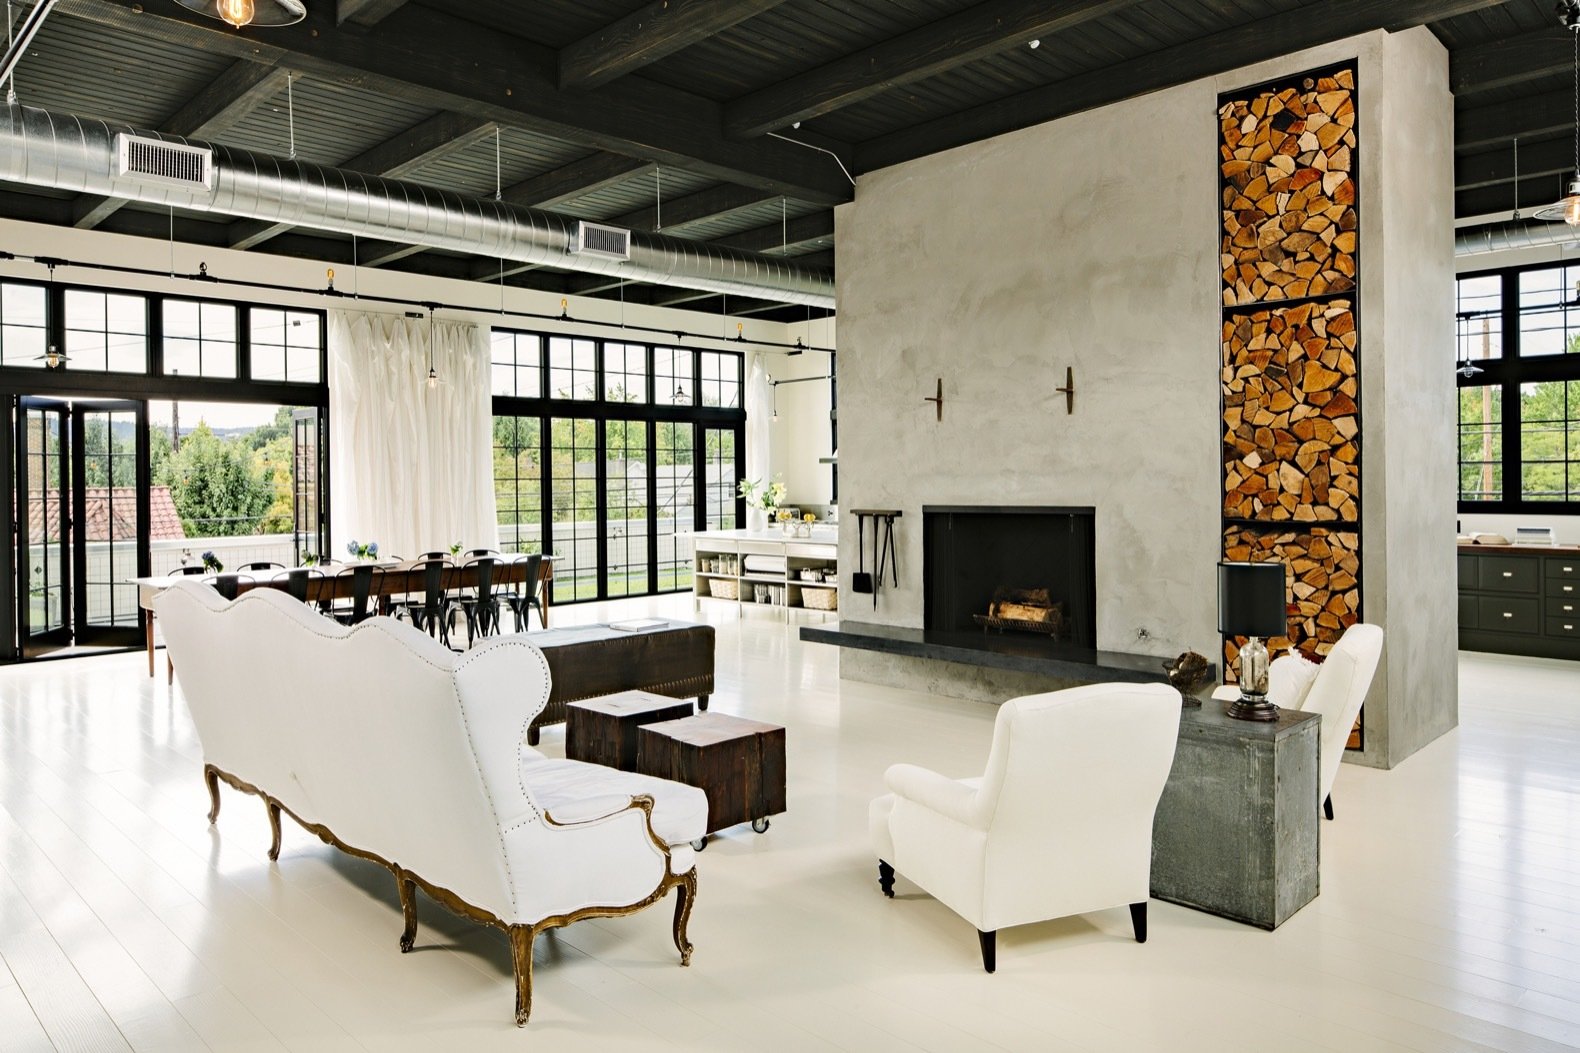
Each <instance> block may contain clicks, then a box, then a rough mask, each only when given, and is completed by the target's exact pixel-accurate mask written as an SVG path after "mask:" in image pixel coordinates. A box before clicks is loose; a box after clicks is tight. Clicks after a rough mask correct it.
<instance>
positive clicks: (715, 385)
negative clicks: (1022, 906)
mask: <svg viewBox="0 0 1580 1053" xmlns="http://www.w3.org/2000/svg"><path fill="white" fill-rule="evenodd" d="M697 359H698V364H699V365H700V366H701V367H702V370H701V372H702V404H703V405H704V406H721V407H724V408H726V409H739V408H740V405H741V363H742V362H743V361H744V360H743V359H742V357H741V356H740V355H738V354H736V353H735V352H733V351H699V352H697Z"/></svg>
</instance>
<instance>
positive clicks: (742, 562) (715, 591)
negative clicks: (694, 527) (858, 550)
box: [691, 534, 839, 618]
mask: <svg viewBox="0 0 1580 1053" xmlns="http://www.w3.org/2000/svg"><path fill="white" fill-rule="evenodd" d="M695 545H696V548H695V552H694V553H693V555H692V586H691V590H692V596H693V602H695V603H696V604H697V605H698V606H699V607H700V606H701V604H702V602H703V601H704V600H706V601H709V602H712V603H733V604H735V605H736V607H737V609H738V608H740V607H773V608H774V609H776V610H781V611H783V612H784V613H785V617H786V618H788V617H789V616H790V612H791V611H793V610H806V611H813V612H816V613H819V614H832V615H837V614H838V613H839V612H838V611H837V610H834V609H833V608H832V606H819V605H818V601H819V600H822V601H824V602H825V603H828V604H832V603H834V602H837V601H836V600H835V597H836V596H837V595H838V591H839V581H838V571H839V546H838V545H837V544H836V543H835V542H833V541H808V540H806V539H804V538H803V539H792V538H786V539H784V540H783V541H775V540H771V539H766V538H762V537H752V538H739V537H727V536H722V535H709V534H698V535H696V538H695ZM748 556H768V557H772V558H775V559H782V560H783V561H784V569H783V570H782V571H779V572H777V573H776V572H773V571H768V572H764V571H761V570H749V569H747V567H746V558H747V557H748ZM715 564H719V565H720V567H719V569H713V568H714V566H715ZM804 570H815V571H819V572H821V573H823V574H826V575H827V579H828V580H826V581H818V582H814V581H807V580H804V579H803V578H802V576H801V572H802V571H804ZM759 587H762V588H764V589H766V590H768V596H769V597H770V598H769V600H768V602H766V603H762V602H759V601H758V600H757V589H758V588H759ZM809 599H810V601H811V602H810V604H809V602H808V601H809Z"/></svg>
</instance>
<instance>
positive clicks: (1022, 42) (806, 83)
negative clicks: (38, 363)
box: [0, 0, 1575, 319]
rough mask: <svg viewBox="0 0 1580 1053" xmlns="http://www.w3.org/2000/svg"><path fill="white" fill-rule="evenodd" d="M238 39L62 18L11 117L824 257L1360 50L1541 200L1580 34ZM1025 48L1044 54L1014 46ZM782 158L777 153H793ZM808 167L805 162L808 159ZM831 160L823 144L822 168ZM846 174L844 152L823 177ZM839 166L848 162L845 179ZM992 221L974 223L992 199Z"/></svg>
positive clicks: (40, 211)
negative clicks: (1141, 111)
mask: <svg viewBox="0 0 1580 1053" xmlns="http://www.w3.org/2000/svg"><path fill="white" fill-rule="evenodd" d="M307 3H308V8H309V13H308V17H307V20H306V21H304V22H302V23H300V24H299V25H296V26H291V27H285V28H277V29H256V30H246V31H242V32H235V31H232V30H230V29H229V28H228V27H226V26H224V25H223V24H221V23H219V22H216V21H213V20H210V19H205V18H203V17H201V16H199V15H196V14H193V13H191V12H189V11H187V10H186V9H184V8H181V7H180V6H178V5H177V4H176V3H175V2H174V0H61V2H60V3H59V4H58V6H57V7H56V9H55V13H54V14H53V15H51V17H50V19H49V20H48V22H47V23H46V24H45V27H44V29H43V31H42V32H41V33H40V35H39V36H38V38H37V39H36V40H35V41H34V43H33V46H32V47H31V48H30V49H29V52H28V54H27V56H26V57H25V58H24V60H23V62H22V64H21V66H20V68H19V70H18V72H17V77H16V88H17V93H18V95H19V97H20V100H21V101H22V102H23V103H24V104H27V105H34V106H41V107H44V108H47V109H50V110H54V111H58V112H63V113H75V114H80V115H84V116H93V117H101V118H106V119H109V120H113V121H122V122H126V123H128V124H132V125H135V126H138V127H144V128H153V129H157V130H160V131H164V132H170V133H174V134H179V135H185V136H188V137H191V138H197V139H208V140H213V141H217V142H221V143H225V144H228V145H232V146H237V147H242V148H245V149H248V150H253V151H257V152H260V153H266V154H274V155H285V154H287V153H288V152H289V151H290V149H291V147H292V143H293V136H294V146H295V151H296V155H297V156H298V157H299V158H301V159H303V160H307V161H311V162H315V163H321V164H326V165H334V166H339V167H345V168H350V169H354V170H358V171H367V172H376V173H380V174H386V175H391V176H398V177H400V178H404V179H409V180H413V181H416V182H420V183H427V184H432V185H436V186H441V187H444V188H446V189H449V190H454V191H457V192H462V193H468V194H475V195H481V196H491V195H492V194H493V193H494V192H495V191H496V190H499V191H500V192H502V194H503V196H504V197H505V198H506V199H507V200H511V201H514V202H518V203H521V204H525V205H531V206H534V207H539V208H548V209H553V210H556V211H560V212H565V213H568V214H571V215H575V216H578V217H582V218H586V219H595V220H602V221H608V222H613V223H616V224H620V225H624V226H629V227H632V228H636V229H644V230H652V229H658V228H660V227H661V229H662V230H663V231H664V232H665V233H667V234H673V235H677V236H680V237H687V238H696V239H702V240H707V241H712V242H717V243H719V244H722V245H727V246H732V247H735V248H743V249H749V250H752V251H757V252H764V253H768V254H772V255H783V256H786V257H789V258H791V259H794V260H795V261H796V262H798V263H801V264H805V265H808V266H816V267H832V266H833V264H834V252H833V242H834V224H833V217H832V212H831V209H832V207H833V206H834V205H836V204H838V203H839V202H841V201H845V200H849V199H850V198H851V196H852V188H851V184H850V182H849V180H848V178H847V175H846V170H848V171H849V173H851V174H854V175H859V174H860V173H862V172H866V171H871V170H874V169H877V168H881V167H885V166H887V165H891V164H895V163H898V162H900V161H905V160H908V159H911V158H914V157H919V156H923V155H926V154H929V153H934V152H936V151H939V150H943V149H947V148H950V147H953V146H958V145H961V144H963V143H967V142H972V141H975V140H978V139H982V138H986V137H988V136H991V135H995V134H999V133H1002V132H1005V131H1010V130H1013V129H1016V128H1021V127H1026V126H1028V125H1032V124H1036V123H1040V122H1043V121H1047V120H1052V119H1054V118H1057V117H1060V116H1064V115H1066V114H1070V113H1074V112H1078V111H1080V110H1085V109H1090V108H1092V107H1095V106H1101V105H1106V104H1108V103H1111V102H1115V101H1118V100H1120V99H1124V98H1128V97H1132V96H1135V95H1139V94H1143V93H1145V92H1148V91H1154V90H1157V89H1159V88H1164V87H1168V86H1170V85H1174V84H1179V83H1184V82H1186V81H1189V80H1193V79H1196V78H1198V77H1203V76H1208V75H1211V74H1215V73H1219V72H1223V71H1226V70H1230V69H1234V68H1236V67H1239V66H1242V65H1245V64H1247V63H1251V62H1255V61H1259V60H1262V59H1266V58H1272V57H1276V56H1278V55H1281V54H1286V53H1288V52H1290V51H1294V50H1297V49H1299V48H1303V47H1308V46H1311V45H1314V44H1318V43H1322V42H1324V41H1328V40H1334V39H1338V38H1342V37H1345V36H1349V35H1352V34H1355V33H1359V32H1364V31H1368V30H1374V29H1388V30H1401V29H1406V28H1409V27H1412V26H1417V25H1423V24H1424V25H1427V26H1429V27H1430V28H1431V30H1432V32H1434V33H1435V34H1436V35H1437V36H1438V38H1439V39H1440V40H1442V41H1443V43H1444V44H1445V45H1446V46H1447V48H1448V49H1449V52H1450V76H1451V80H1452V84H1453V89H1454V92H1455V107H1456V180H1455V182H1456V214H1457V215H1459V216H1471V215H1484V214H1492V213H1500V212H1510V211H1512V210H1513V208H1514V207H1515V193H1514V183H1513V176H1514V149H1513V141H1514V139H1515V138H1518V139H1519V142H1520V151H1519V152H1520V166H1519V167H1520V182H1519V198H1520V201H1519V205H1520V207H1522V208H1524V209H1527V210H1529V209H1530V208H1532V207H1534V206H1537V205H1541V204H1547V203H1550V202H1552V201H1553V200H1555V199H1556V198H1557V197H1558V196H1559V195H1560V192H1561V189H1562V185H1563V181H1564V180H1566V179H1567V178H1568V177H1569V176H1570V174H1571V171H1572V169H1573V167H1574V161H1575V156H1574V140H1573V134H1574V130H1575V107H1574V95H1573V89H1574V81H1573V71H1572V63H1573V59H1574V53H1573V46H1574V42H1573V40H1572V39H1571V36H1570V34H1569V33H1567V32H1566V31H1564V30H1563V29H1561V28H1560V27H1559V26H1558V23H1557V19H1556V17H1555V16H1554V14H1553V12H1552V5H1551V3H1550V2H1549V0H1062V2H1058V3H1054V2H1051V0H1038V2H1033V0H977V2H971V0H865V2H856V0H656V2H641V0H532V2H530V3H522V2H520V0H464V2H462V0H307ZM1032 40H1038V41H1039V46H1038V47H1036V48H1032V47H1031V46H1029V45H1030V41H1032ZM781 137H789V138H791V139H795V140H797V142H789V141H787V140H786V139H785V138H781ZM814 148H818V149H814ZM824 151H827V152H824ZM836 158H837V159H836ZM842 165H843V170H842ZM5 189H6V190H7V193H4V194H0V215H6V216H13V217H16V218H25V219H32V220H39V221H44V222H52V223H59V224H71V225H76V226H80V227H94V228H98V229H103V230H109V231H116V232H123V233H131V234H144V235H148V236H151V237H166V236H168V234H169V232H170V224H171V217H170V216H169V215H168V213H167V212H165V211H163V210H154V209H151V208H148V207H145V206H141V205H138V204H126V203H123V202H119V201H112V200H104V199H98V198H86V197H73V196H72V195H69V194H62V193H58V192H52V191H41V190H38V189H35V188H27V187H6V188H5ZM983 207H991V202H984V203H983ZM175 225H176V234H177V236H178V237H180V238H182V239H183V240H189V241H193V242H196V243H199V244H210V245H218V246H230V247H238V248H245V249H256V250H263V251H269V252H278V253H283V254H287V255H296V256H305V257H311V258H315V259H323V260H325V261H327V262H330V263H340V264H346V263H350V262H352V259H353V255H355V258H356V261H357V262H358V263H359V264H361V265H365V266H382V267H389V268H392V269H399V270H406V271H413V272H419V273H425V274H433V275H442V276H447V277H462V278H473V279H478V280H488V281H498V280H501V277H502V272H503V280H504V281H505V282H507V283H509V284H513V285H521V286H527V287H532V288H539V289H544V290H548V291H552V292H560V293H573V294H583V295H593V296H603V297H610V298H613V297H623V298H624V299H626V300H627V301H628V302H637V303H654V304H673V305H681V306H685V307H688V308H694V309H696V310H700V311H707V312H712V313H718V312H721V311H725V310H728V312H729V313H732V314H740V313H756V314H762V315H765V316H768V317H779V318H786V319H789V318H800V317H805V316H807V310H806V309H805V308H799V307H797V308H790V307H785V306H784V305H782V304H776V303H774V302H772V301H770V300H761V301H755V300H754V301H745V302H742V301H741V300H740V299H739V298H732V302H730V303H729V304H727V305H726V304H725V303H723V302H722V301H721V299H720V298H719V297H716V296H710V295H703V294H699V293H693V292H687V291H685V290H676V289H665V288H658V287H653V286H644V285H638V284H634V283H627V284H625V285H623V286H622V285H619V284H617V283H611V282H610V280H609V279H595V278H590V277H587V276H584V275H577V274H573V273H569V272H562V271H557V270H553V269H549V268H541V267H540V268H532V269H528V268H521V267H513V266H511V265H508V264H507V265H504V266H503V267H501V265H500V263H499V262H498V261H496V260H490V259H481V258H477V257H467V256H463V255H460V254H456V253H441V252H434V251H424V250H419V249H417V248H415V247H413V246H409V245H393V244H373V245H370V244H368V243H366V242H363V243H361V244H358V245H356V246H355V247H353V244H352V242H351V241H350V239H347V238H343V237H340V236H337V235H333V234H327V233H325V232H322V231H312V230H304V229H291V228H284V227H269V226H266V225H264V224H259V223H254V222H249V221H241V220H232V219H229V218H226V217H220V216H213V215H205V214H199V213H186V214H184V213H179V212H178V213H177V215H176V217H175Z"/></svg>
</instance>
